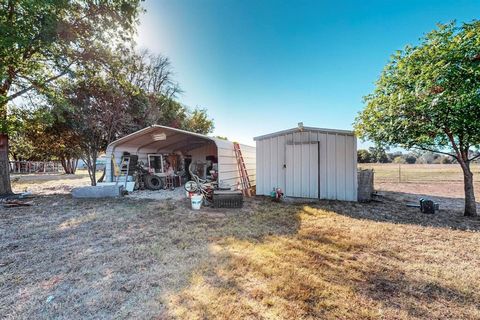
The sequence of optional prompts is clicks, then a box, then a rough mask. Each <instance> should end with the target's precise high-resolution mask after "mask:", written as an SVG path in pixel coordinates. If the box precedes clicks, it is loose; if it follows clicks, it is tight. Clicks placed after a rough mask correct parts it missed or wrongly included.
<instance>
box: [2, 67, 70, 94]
mask: <svg viewBox="0 0 480 320" xmlns="http://www.w3.org/2000/svg"><path fill="white" fill-rule="evenodd" d="M72 64H73V62H72V63H71V64H70V65H69V66H68V67H70V66H71V65H72ZM68 67H67V69H66V70H64V71H62V72H60V73H59V74H57V75H55V76H53V77H50V78H48V79H47V80H45V81H44V82H43V83H41V84H39V83H33V84H32V85H31V86H29V87H26V88H24V89H22V90H20V91H17V92H15V93H14V94H11V95H10V96H8V97H7V98H6V102H8V101H11V100H13V99H15V98H18V97H19V96H21V95H22V94H24V93H26V92H28V91H30V90H32V89H35V88H38V87H40V86H42V85H45V84H47V83H49V82H52V81H54V80H56V79H58V78H60V77H63V76H64V75H65V74H67V73H68V71H69V69H68Z"/></svg>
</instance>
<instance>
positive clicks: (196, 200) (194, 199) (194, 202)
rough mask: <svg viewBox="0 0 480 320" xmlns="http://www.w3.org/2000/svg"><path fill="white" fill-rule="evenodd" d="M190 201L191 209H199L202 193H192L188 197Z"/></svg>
mask: <svg viewBox="0 0 480 320" xmlns="http://www.w3.org/2000/svg"><path fill="white" fill-rule="evenodd" d="M190 201H191V202H192V209H193V210H200V208H201V207H202V201H203V195H201V194H196V195H193V196H192V197H191V198H190Z"/></svg>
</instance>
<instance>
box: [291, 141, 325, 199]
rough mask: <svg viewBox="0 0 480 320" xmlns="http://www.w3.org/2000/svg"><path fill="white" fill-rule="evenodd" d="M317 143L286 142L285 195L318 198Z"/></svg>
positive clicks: (318, 164)
mask: <svg viewBox="0 0 480 320" xmlns="http://www.w3.org/2000/svg"><path fill="white" fill-rule="evenodd" d="M318 153H319V143H318V142H312V143H301V144H300V143H299V144H287V145H286V150H285V156H286V163H285V165H286V177H285V195H286V196H287V197H299V198H319V179H318V174H319V170H318V169H319V166H320V163H319V160H318Z"/></svg>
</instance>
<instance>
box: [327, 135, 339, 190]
mask: <svg viewBox="0 0 480 320" xmlns="http://www.w3.org/2000/svg"><path fill="white" fill-rule="evenodd" d="M335 137H336V135H335V134H327V151H326V153H327V196H326V198H327V199H336V198H337V192H336V191H337V175H336V158H335V156H336V154H337V152H336V143H335V142H336V141H335V140H336V139H335Z"/></svg>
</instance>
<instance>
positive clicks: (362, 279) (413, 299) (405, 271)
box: [0, 196, 480, 319]
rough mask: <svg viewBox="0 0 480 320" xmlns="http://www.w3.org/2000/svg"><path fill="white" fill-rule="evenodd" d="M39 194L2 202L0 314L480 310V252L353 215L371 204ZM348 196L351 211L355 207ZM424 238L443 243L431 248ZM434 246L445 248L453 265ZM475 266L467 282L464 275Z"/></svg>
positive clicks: (383, 314) (397, 314) (409, 314)
mask: <svg viewBox="0 0 480 320" xmlns="http://www.w3.org/2000/svg"><path fill="white" fill-rule="evenodd" d="M34 202H35V205H34V206H32V207H27V208H23V209H12V210H11V211H6V210H5V211H3V212H2V211H0V250H1V252H2V256H1V257H0V283H1V284H2V286H0V314H4V315H5V314H6V315H7V316H12V317H13V318H22V317H33V318H69V319H75V318H160V319H164V318H178V319H205V318H209V319H245V318H272V319H298V318H304V319H309V318H311V319H314V318H331V319H375V318H388V319H390V318H405V319H407V318H415V317H417V318H426V317H427V318H428V317H431V318H442V317H443V318H449V317H450V318H475V316H476V315H478V314H479V311H478V303H477V304H475V301H477V302H478V301H479V300H480V299H479V295H478V293H476V288H477V287H478V286H480V281H479V279H478V276H476V274H470V273H469V272H468V271H469V270H473V269H474V266H475V265H478V263H479V261H478V257H479V256H480V253H478V254H477V253H475V252H473V253H472V254H471V255H469V252H468V251H467V248H465V247H464V246H462V245H460V244H459V243H456V242H455V239H453V240H451V241H450V243H449V242H446V241H444V240H441V241H440V240H439V241H436V242H433V241H432V238H433V236H432V235H434V234H435V233H436V232H437V231H436V230H433V231H431V232H430V233H428V234H422V233H418V230H417V229H416V228H411V229H410V227H409V226H401V227H399V226H396V225H392V224H389V223H388V224H387V223H372V222H371V221H370V220H369V219H358V218H359V217H358V215H359V214H358V212H357V211H360V210H362V208H364V210H367V211H370V210H371V208H370V207H369V206H372V207H373V206H375V205H377V204H367V205H364V204H351V203H336V202H321V203H316V204H314V205H313V204H312V205H310V206H303V205H288V204H277V203H272V202H270V201H266V200H263V199H249V200H248V201H247V202H246V205H245V208H243V209H241V210H237V209H231V210H229V209H208V208H205V209H202V210H201V211H200V212H193V211H191V210H190V209H189V208H188V203H187V202H186V201H184V202H181V201H179V202H173V201H162V202H160V201H148V200H141V201H140V200H132V199H103V200H101V199H100V200H94V201H92V200H75V199H72V198H71V197H69V196H45V197H38V198H35V200H34ZM342 206H343V207H342ZM357 206H358V207H357ZM352 207H353V208H354V210H353V211H354V212H357V214H353V215H352V216H348V215H347V214H346V213H345V212H346V211H351V208H352ZM328 208H332V209H328ZM376 210H378V211H379V212H380V211H382V210H387V207H383V209H382V208H380V207H379V208H378V209H376ZM378 221H380V220H378ZM387 221H388V220H387ZM389 222H391V221H389ZM444 232H445V234H446V235H447V236H449V237H450V236H451V235H450V232H453V231H450V230H445V231H444ZM468 235H469V236H471V237H473V236H472V233H468ZM456 236H457V235H455V238H457V237H456ZM412 237H419V238H418V239H417V240H416V241H417V242H413V241H412V240H410V239H411V238H412ZM465 237H466V236H465ZM405 239H409V240H405ZM476 240H478V239H474V238H466V239H465V242H469V243H472V242H475V241H476ZM418 243H426V244H429V245H430V244H431V245H432V247H433V248H434V249H435V250H436V251H432V252H427V253H424V252H423V250H424V249H423V247H418ZM477 251H478V250H477ZM436 252H445V253H448V255H450V256H449V257H448V258H449V259H450V260H452V263H451V265H450V264H449V265H445V263H444V262H443V260H440V261H439V260H438V259H437V258H438V256H437V255H436ZM3 262H8V264H5V265H4V264H2V263H3ZM467 273H468V274H470V278H469V279H468V280H469V281H468V284H467V285H465V286H466V287H462V283H458V282H456V279H461V278H462V277H465V278H466V274H467ZM434 275H435V276H434ZM449 279H453V280H449ZM50 296H52V297H54V298H53V300H51V301H50V302H47V299H48V298H49V297H50ZM424 315H428V316H424Z"/></svg>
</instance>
